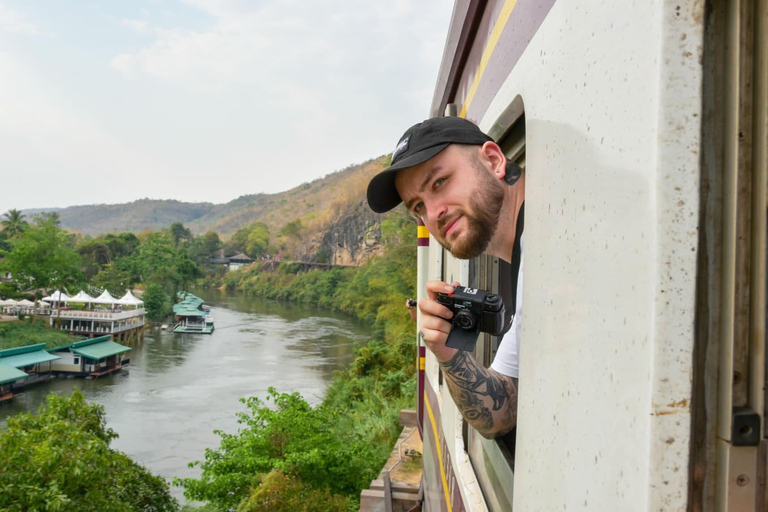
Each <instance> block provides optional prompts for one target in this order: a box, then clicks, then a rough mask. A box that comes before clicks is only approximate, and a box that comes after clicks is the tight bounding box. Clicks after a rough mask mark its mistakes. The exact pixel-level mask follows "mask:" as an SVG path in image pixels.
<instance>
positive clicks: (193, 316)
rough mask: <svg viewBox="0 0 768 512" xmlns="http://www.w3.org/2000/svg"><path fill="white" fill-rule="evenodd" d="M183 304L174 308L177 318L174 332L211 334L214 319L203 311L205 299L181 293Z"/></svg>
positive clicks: (180, 303)
mask: <svg viewBox="0 0 768 512" xmlns="http://www.w3.org/2000/svg"><path fill="white" fill-rule="evenodd" d="M178 296H179V298H180V299H182V300H181V302H179V303H178V304H175V305H174V306H173V314H174V316H175V317H176V322H177V324H176V327H174V329H173V332H181V333H197V334H211V333H212V332H213V317H212V316H211V315H210V314H209V313H208V312H206V311H203V310H202V309H201V308H203V307H204V306H203V299H201V298H200V297H198V296H196V295H194V294H191V293H189V292H186V293H184V292H180V293H179V295H178Z"/></svg>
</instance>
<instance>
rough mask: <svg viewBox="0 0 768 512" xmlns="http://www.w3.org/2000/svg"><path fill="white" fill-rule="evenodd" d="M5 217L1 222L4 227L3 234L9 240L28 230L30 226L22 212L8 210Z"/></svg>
mask: <svg viewBox="0 0 768 512" xmlns="http://www.w3.org/2000/svg"><path fill="white" fill-rule="evenodd" d="M3 217H4V219H3V220H2V222H0V225H1V226H3V233H4V234H5V236H6V237H7V238H14V237H16V236H18V235H20V234H21V233H23V232H24V230H26V229H27V226H28V224H27V221H25V220H24V215H23V214H22V213H21V211H19V210H16V209H12V210H8V211H7V212H6V213H5V214H4V215H3Z"/></svg>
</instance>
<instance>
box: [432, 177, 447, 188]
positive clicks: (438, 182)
mask: <svg viewBox="0 0 768 512" xmlns="http://www.w3.org/2000/svg"><path fill="white" fill-rule="evenodd" d="M444 182H445V178H438V179H436V180H435V185H434V186H435V188H437V187H439V186H440V185H442V184H443V183H444Z"/></svg>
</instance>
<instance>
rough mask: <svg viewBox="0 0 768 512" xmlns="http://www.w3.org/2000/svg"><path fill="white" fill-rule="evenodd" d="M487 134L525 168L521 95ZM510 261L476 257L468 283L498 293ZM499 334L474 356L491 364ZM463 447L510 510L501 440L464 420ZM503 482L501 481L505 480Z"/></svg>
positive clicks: (500, 504) (507, 462) (486, 486)
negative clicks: (493, 437) (475, 428)
mask: <svg viewBox="0 0 768 512" xmlns="http://www.w3.org/2000/svg"><path fill="white" fill-rule="evenodd" d="M488 134H489V135H490V136H491V137H492V138H493V139H494V140H496V141H497V143H498V144H499V146H500V147H501V149H502V151H504V154H505V155H506V156H507V158H508V159H509V160H511V161H513V162H515V163H516V164H517V165H519V166H520V167H521V168H522V169H523V170H525V168H526V165H525V164H526V122H525V107H524V103H523V99H522V97H521V96H517V97H515V99H514V100H513V101H512V102H511V103H510V105H509V106H508V107H507V109H506V110H505V111H504V112H503V113H502V114H501V115H500V116H499V118H498V120H497V121H496V123H494V125H493V126H492V127H491V129H490V130H489V131H488ZM504 266H506V267H509V266H510V264H509V263H507V262H505V261H502V260H499V259H498V258H495V257H491V256H479V257H477V258H473V259H472V260H470V262H469V283H470V286H473V287H477V288H483V289H486V290H489V291H491V292H493V293H499V288H500V280H501V279H500V278H501V275H502V273H503V272H504V271H505V270H509V269H508V268H507V269H504V268H503V267H504ZM500 342H501V338H500V337H496V336H491V335H489V334H486V333H483V334H482V335H481V336H480V338H479V339H478V343H477V345H476V347H475V353H474V355H475V358H476V359H477V361H478V362H480V363H481V364H482V365H483V366H485V367H486V368H487V367H490V365H491V362H492V361H493V359H494V357H496V352H497V351H498V347H499V343H500ZM462 432H463V434H464V448H465V451H466V452H467V455H468V457H469V460H470V463H471V464H472V466H473V468H474V470H475V474H476V476H477V479H478V483H479V484H480V488H481V490H482V492H483V494H484V496H485V498H486V502H487V505H488V509H489V510H491V511H492V512H494V511H502V510H511V509H512V494H513V490H514V455H513V454H512V453H510V451H509V449H508V448H507V446H506V445H505V443H504V442H502V441H501V440H500V439H492V440H489V439H485V438H484V437H482V436H481V435H480V434H479V433H478V432H477V431H475V430H474V429H473V428H470V427H469V424H468V423H467V422H466V420H464V422H463V428H462ZM507 481H508V484H507V485H504V482H507Z"/></svg>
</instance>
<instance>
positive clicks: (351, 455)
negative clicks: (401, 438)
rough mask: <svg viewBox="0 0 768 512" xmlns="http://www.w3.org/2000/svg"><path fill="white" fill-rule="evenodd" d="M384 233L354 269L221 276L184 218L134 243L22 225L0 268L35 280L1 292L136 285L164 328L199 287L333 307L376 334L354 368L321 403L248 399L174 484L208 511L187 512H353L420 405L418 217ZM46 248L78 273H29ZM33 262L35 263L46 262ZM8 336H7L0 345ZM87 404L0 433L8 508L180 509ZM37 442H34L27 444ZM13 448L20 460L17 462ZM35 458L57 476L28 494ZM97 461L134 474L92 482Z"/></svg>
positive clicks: (212, 245) (41, 223) (59, 402)
mask: <svg viewBox="0 0 768 512" xmlns="http://www.w3.org/2000/svg"><path fill="white" fill-rule="evenodd" d="M381 227H382V233H383V238H384V247H385V251H384V254H383V255H382V256H379V257H376V258H374V259H371V260H370V261H369V262H368V263H366V264H364V265H362V266H360V267H355V268H341V267H333V268H330V269H328V270H311V271H306V272H305V271H301V267H300V266H299V265H295V264H291V263H279V264H277V265H275V264H274V262H269V264H267V263H261V262H257V263H254V264H252V265H250V266H248V267H246V268H243V269H242V270H236V271H231V272H229V273H226V274H222V273H221V272H220V271H213V270H212V268H211V267H210V266H207V265H206V263H207V262H209V261H210V259H211V258H212V257H213V255H214V254H215V252H216V251H218V250H219V249H221V248H222V246H223V245H224V244H223V243H222V242H221V241H220V240H219V238H218V235H216V234H215V233H211V232H209V233H206V234H205V235H201V236H198V237H194V236H192V234H191V233H190V232H189V230H187V229H186V228H184V227H183V225H181V224H180V223H176V224H173V225H172V226H171V227H170V228H168V229H166V230H163V231H160V232H151V233H143V234H140V235H139V236H136V235H133V234H129V233H122V234H113V235H105V236H103V237H98V238H90V237H85V238H82V237H81V238H79V239H78V237H76V236H74V235H67V236H63V233H64V232H63V230H61V229H59V228H58V226H57V224H56V219H55V216H50V215H49V216H47V217H45V218H43V219H38V220H37V221H35V223H34V224H26V225H22V229H21V230H19V231H16V232H15V234H14V235H13V236H12V237H9V236H6V237H4V238H3V237H2V236H0V256H3V257H4V259H3V261H2V262H0V272H2V271H5V272H11V274H12V275H17V276H19V275H24V276H25V278H27V281H25V282H19V281H16V282H13V281H12V282H10V283H8V282H6V283H2V284H0V296H3V295H11V296H17V297H18V296H29V295H30V292H29V290H42V289H46V288H49V287H51V286H58V287H62V288H65V287H67V286H76V285H84V284H86V283H87V284H90V285H91V286H92V287H94V288H97V289H98V288H102V289H107V290H109V291H110V292H111V293H113V294H114V293H119V292H120V291H121V289H129V288H131V287H133V286H136V285H138V286H141V287H143V288H144V295H143V297H142V298H143V300H144V301H145V306H146V309H147V310H148V313H150V314H149V316H150V318H151V319H155V320H157V319H161V318H163V317H164V316H165V315H167V313H168V312H169V310H170V306H171V303H172V302H171V297H174V296H175V293H176V291H178V290H181V289H184V290H185V289H187V288H188V287H189V286H190V285H192V284H194V283H198V284H200V285H202V286H209V287H212V286H216V287H218V286H224V287H226V288H227V289H228V290H236V291H240V292H243V293H245V294H246V295H250V296H254V297H264V298H269V299H276V300H280V301H292V302H300V303H304V304H308V305H316V306H318V307H323V308H329V309H333V310H336V311H341V312H344V313H347V314H351V315H353V316H354V317H356V318H358V319H359V320H361V321H363V322H365V323H367V324H369V325H371V326H373V330H374V334H373V336H372V339H371V340H369V341H368V342H367V343H365V344H363V346H361V347H360V348H359V349H358V352H357V358H356V359H355V361H354V362H353V363H352V365H351V366H350V368H349V369H347V370H345V371H339V372H337V374H336V375H335V377H334V379H333V382H332V384H331V385H330V386H329V388H328V390H327V392H326V397H325V399H324V401H323V402H322V403H321V404H320V405H318V406H316V407H312V406H310V405H309V404H308V403H307V402H306V400H304V398H303V397H301V396H300V395H299V394H297V393H292V394H289V393H281V392H280V391H279V390H275V389H270V390H269V393H268V395H267V396H266V397H265V398H264V399H259V398H256V397H244V398H243V399H242V402H243V404H244V408H245V412H242V413H240V414H238V421H239V423H240V429H239V431H238V433H237V434H225V433H223V432H220V431H216V433H217V434H218V435H219V436H220V437H221V442H220V445H219V447H218V448H210V449H208V450H206V456H205V459H204V460H202V461H195V462H191V465H192V466H199V467H200V468H201V470H202V474H201V476H200V478H198V479H190V478H186V479H175V480H174V482H173V484H172V485H176V486H180V487H183V488H184V494H185V496H186V497H187V499H190V500H194V501H197V502H203V503H205V505H203V506H202V507H195V506H193V505H184V506H183V507H182V508H181V510H204V511H213V510H217V511H218V510H222V511H223V510H227V511H228V510H232V511H234V510H237V511H257V510H270V511H283V510H285V511H288V510H291V511H293V510H317V511H352V510H357V509H358V508H359V496H360V492H361V490H362V489H364V488H367V487H368V485H369V484H370V481H371V480H372V479H374V478H375V477H376V475H377V474H378V472H379V470H380V469H381V467H382V465H383V464H384V462H385V461H386V459H387V456H388V455H389V453H390V450H391V448H392V445H393V443H394V442H395V440H396V439H397V436H398V434H399V432H400V427H399V424H398V414H399V411H400V410H401V409H410V408H413V406H414V404H415V391H416V382H415V378H414V375H415V372H416V359H415V358H416V348H415V343H414V327H413V324H412V322H411V320H410V315H409V314H408V312H407V311H406V310H405V308H404V307H403V304H404V302H405V299H406V298H408V297H412V296H413V295H414V294H415V285H416V275H415V270H414V269H415V264H416V250H415V247H416V230H415V227H414V224H413V221H412V220H411V219H409V218H407V217H404V216H401V215H390V216H386V217H384V218H383V220H382V226H381ZM244 229H246V230H250V231H249V232H244V233H243V234H241V236H239V237H237V240H235V241H234V242H233V241H230V242H227V243H228V244H230V245H231V244H233V243H240V244H241V245H242V247H241V248H242V249H243V251H244V252H247V251H249V250H250V251H254V250H256V251H268V250H270V249H273V248H274V247H273V246H270V241H269V234H268V232H267V233H265V230H264V226H263V225H258V224H252V225H250V226H247V227H246V228H244ZM4 232H5V230H4V231H0V235H2V234H3V233H4ZM25 234H26V235H32V236H26V235H25ZM233 238H234V237H233ZM238 240H239V242H238ZM45 243H49V244H52V246H54V247H53V249H52V250H53V251H54V252H55V251H59V252H61V253H62V257H61V258H60V259H59V260H60V261H62V262H68V263H67V264H69V265H70V271H68V272H60V273H57V274H56V277H57V278H58V277H61V278H63V279H60V281H61V282H58V281H56V279H52V278H51V276H50V275H46V274H45V272H39V273H38V274H36V275H32V274H31V273H30V272H25V271H23V270H22V269H24V268H32V265H31V264H30V261H29V260H30V258H29V255H30V254H34V251H36V250H38V249H39V247H40V246H41V245H44V244H45ZM234 249H237V248H236V247H230V250H234ZM14 253H15V254H14ZM38 254H40V253H39V252H38ZM73 254H74V255H75V256H77V258H74V257H73V256H72V255H73ZM253 255H254V256H258V254H255V253H254V254H253ZM73 262H74V263H73ZM39 263H40V262H36V264H35V266H34V267H35V268H38V267H45V265H40V264H39ZM25 265H26V267H25ZM203 269H205V270H206V272H204V271H203ZM48 272H49V273H50V268H49V269H48ZM30 278H31V279H32V280H29V279H30ZM32 294H34V295H38V294H39V292H32ZM13 324H17V325H19V326H23V327H17V329H19V328H21V329H28V330H35V332H36V333H37V334H41V333H38V332H37V331H41V330H42V331H45V326H43V325H37V324H38V322H31V321H21V322H12V323H10V324H5V325H13ZM5 325H0V328H2V327H5ZM42 331H41V332H42ZM5 334H7V332H6V333H5ZM16 334H18V333H16ZM51 334H59V333H51ZM3 337H4V336H3V335H2V333H0V348H3V346H2V345H3V344H4V341H3ZM16 337H18V336H16ZM51 342H52V343H54V344H55V343H56V341H53V340H52V341H51ZM83 403H84V399H83V398H82V395H81V394H80V393H78V392H76V393H73V394H72V395H71V396H70V397H55V395H51V396H49V399H48V400H47V404H46V405H45V406H44V407H41V410H40V412H39V413H38V414H20V415H17V416H16V417H14V418H13V420H12V421H11V420H9V422H8V428H7V430H6V431H5V432H2V433H0V508H3V510H5V509H6V508H7V509H8V510H28V509H32V508H35V507H37V506H38V505H39V504H40V503H54V502H55V503H58V504H60V505H61V507H60V508H61V509H62V510H63V509H67V508H72V507H75V508H77V504H81V503H88V502H89V501H88V500H90V499H92V496H91V495H92V494H93V493H97V494H99V495H100V496H107V495H112V496H117V497H118V498H117V499H116V501H114V502H113V503H111V508H110V509H111V510H146V511H150V510H179V505H178V503H176V502H175V500H174V499H173V498H172V497H171V496H170V492H169V490H168V489H169V488H168V486H167V484H166V483H163V481H162V479H159V477H155V476H153V475H151V474H150V473H149V472H148V471H147V470H146V469H145V468H143V467H141V466H140V465H138V464H136V463H135V462H133V461H131V460H130V459H129V458H128V457H126V456H125V455H124V454H122V453H120V452H117V451H114V450H112V449H111V448H109V446H108V445H109V441H110V440H111V439H112V437H111V436H112V434H113V433H111V431H109V432H107V431H105V430H104V428H103V422H104V421H105V419H104V417H103V416H104V415H103V410H101V409H99V408H98V406H87V405H83ZM54 425H58V427H55V428H59V429H69V430H68V432H70V434H69V437H68V439H66V440H63V439H60V438H59V436H57V435H55V431H54V430H52V429H54ZM99 425H101V426H100V427H99ZM32 439H35V445H34V446H33V445H29V443H31V442H32V441H31V440H32ZM73 443H74V444H73ZM77 443H83V444H84V445H87V446H89V447H94V446H96V447H97V448H98V456H96V455H94V454H91V453H90V452H89V451H88V450H78V449H76V446H77ZM94 443H95V444H94ZM99 443H101V444H99ZM43 447H45V451H44V452H41V451H40V450H42V449H43ZM22 448H23V449H22ZM20 449H21V451H19V450H20ZM11 452H13V453H17V452H18V453H21V454H22V455H20V456H15V455H14V456H13V457H11V456H10V455H9V454H10V453H11ZM65 452H66V453H69V454H70V455H66V456H65ZM23 454H26V455H23ZM71 454H75V455H71ZM6 455H8V456H6ZM25 461H26V462H25ZM30 461H35V463H34V464H31V463H30ZM40 461H42V462H40ZM120 461H122V462H120ZM38 464H42V465H44V466H45V467H46V468H47V469H46V474H48V475H50V476H49V478H47V479H39V478H38V479H37V480H36V479H34V478H32V479H31V480H30V481H31V482H33V484H32V485H31V486H20V482H24V481H26V480H24V479H25V478H30V475H27V473H29V472H34V471H35V470H36V468H37V465H38ZM68 464H69V465H68ZM94 464H96V465H97V466H98V465H100V464H101V465H104V467H110V468H111V467H117V466H119V465H120V464H129V465H130V467H131V468H133V469H131V471H126V472H125V478H123V479H119V478H117V479H115V478H112V476H109V478H112V479H111V480H109V481H107V480H104V479H99V478H97V477H96V476H95V473H98V471H97V469H98V467H93V465H94ZM116 465H117V466H116ZM92 470H93V471H92ZM85 474H87V475H90V476H89V477H88V478H90V479H91V480H90V482H91V483H92V484H93V485H86V483H87V482H88V481H89V480H88V479H85V480H83V479H82V478H81V477H82V475H85ZM104 474H105V475H111V473H109V472H106V473H104ZM129 477H130V478H129ZM104 478H107V477H106V476H105V477H104ZM81 480H82V481H81ZM128 496H130V497H131V498H130V499H128V498H126V497H128ZM40 500H43V501H40ZM121 500H122V501H121ZM142 500H143V501H142ZM139 502H141V505H138V503H139ZM88 509H89V508H88V506H86V508H83V510H88Z"/></svg>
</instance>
